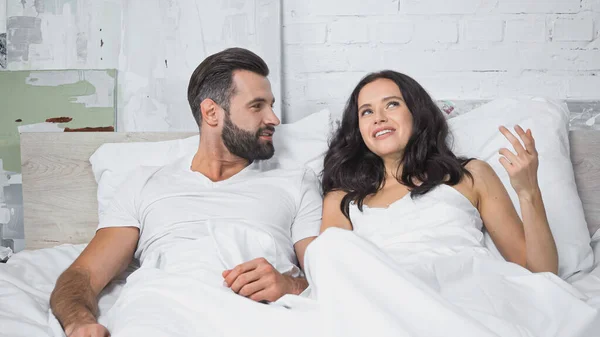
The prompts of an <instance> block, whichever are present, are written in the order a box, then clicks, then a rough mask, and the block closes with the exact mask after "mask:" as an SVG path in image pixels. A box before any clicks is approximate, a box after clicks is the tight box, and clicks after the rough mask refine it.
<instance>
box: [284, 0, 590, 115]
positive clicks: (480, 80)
mask: <svg viewBox="0 0 600 337" xmlns="http://www.w3.org/2000/svg"><path fill="white" fill-rule="evenodd" d="M282 18H283V25H284V27H283V36H284V38H283V85H284V93H283V110H284V120H285V121H287V122H291V121H294V120H297V119H299V118H301V117H303V116H305V115H308V114H310V113H312V112H315V111H317V110H319V109H322V108H330V109H331V110H332V111H336V112H337V111H339V110H340V109H342V108H343V106H344V104H345V102H346V100H347V98H348V96H349V94H350V92H351V90H352V89H353V88H354V86H355V85H356V83H357V82H358V81H359V79H360V78H361V77H362V76H363V75H365V74H366V73H368V72H371V71H376V70H381V69H386V68H391V69H394V70H398V71H401V72H404V73H406V74H408V75H411V76H413V77H414V78H415V79H417V81H419V82H420V83H421V84H422V85H423V86H424V87H425V88H426V89H427V90H428V91H429V92H430V93H431V94H432V95H433V96H434V98H436V99H493V98H496V97H501V96H513V95H524V94H525V95H542V96H548V97H553V98H574V99H595V100H600V38H599V34H600V0H452V1H445V0H396V1H393V0H374V1H357V0H351V1H346V2H344V3H343V4H341V2H340V1H335V0H305V1H298V0H282ZM323 32H325V33H323ZM323 34H325V38H324V36H323Z"/></svg>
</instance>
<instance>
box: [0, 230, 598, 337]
mask: <svg viewBox="0 0 600 337" xmlns="http://www.w3.org/2000/svg"><path fill="white" fill-rule="evenodd" d="M592 246H593V248H594V254H595V261H596V262H595V267H594V269H593V270H592V271H590V272H588V273H580V274H578V275H575V276H574V277H572V278H571V279H570V280H569V282H570V283H571V284H572V285H573V286H575V287H576V288H577V289H578V290H580V291H582V292H583V293H585V294H586V295H587V296H588V297H589V300H588V303H589V304H590V305H592V306H593V307H595V308H600V231H599V232H597V233H596V235H594V237H593V240H592ZM84 247H85V246H84V245H62V246H58V247H55V248H49V249H42V250H37V251H24V252H21V253H18V254H15V255H13V257H11V258H10V260H9V261H8V262H7V263H6V264H0V336H7V337H8V336H10V337H21V336H23V337H31V336H40V337H42V336H44V337H45V336H52V337H54V336H63V335H62V331H60V329H59V327H58V325H57V322H56V321H55V320H54V319H53V317H52V315H49V305H48V300H49V297H50V293H51V291H52V289H53V287H54V283H55V281H56V279H57V278H58V276H59V275H60V273H61V272H62V271H63V270H65V269H66V268H67V267H68V266H69V264H70V263H71V262H73V261H74V260H75V258H76V257H77V256H78V255H79V254H80V252H81V251H82V250H83V248H84ZM134 268H135V267H133V266H132V267H131V268H130V269H128V271H127V272H126V273H124V275H122V276H120V277H119V278H118V279H117V280H115V281H113V282H112V283H111V284H110V285H109V286H108V287H107V288H106V289H105V290H104V291H103V293H102V295H101V297H100V301H99V307H100V314H101V315H100V322H102V321H103V320H104V319H105V318H106V316H105V313H106V312H107V311H108V309H110V308H111V307H112V305H113V304H114V303H115V301H116V299H117V297H118V294H119V292H120V290H121V288H122V287H123V285H124V283H125V281H124V280H125V277H126V276H127V275H128V274H129V273H131V272H132V271H133V270H134Z"/></svg>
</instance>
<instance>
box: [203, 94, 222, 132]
mask: <svg viewBox="0 0 600 337" xmlns="http://www.w3.org/2000/svg"><path fill="white" fill-rule="evenodd" d="M218 110H219V105H218V104H217V103H215V101H213V100H212V99H210V98H206V99H204V100H203V101H202V102H201V103H200V113H201V114H202V121H203V122H204V123H206V124H208V125H210V126H217V125H218V124H219V118H218Z"/></svg>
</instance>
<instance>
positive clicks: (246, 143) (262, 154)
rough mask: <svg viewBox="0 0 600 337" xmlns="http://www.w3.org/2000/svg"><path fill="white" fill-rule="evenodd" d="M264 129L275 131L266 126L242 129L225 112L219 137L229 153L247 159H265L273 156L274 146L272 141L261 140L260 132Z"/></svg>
mask: <svg viewBox="0 0 600 337" xmlns="http://www.w3.org/2000/svg"><path fill="white" fill-rule="evenodd" d="M264 131H271V133H273V132H275V128H274V127H272V126H267V127H264V128H260V129H258V131H257V132H255V133H252V132H251V131H246V130H243V129H241V128H239V127H237V126H236V125H235V124H233V121H232V120H231V118H230V117H229V114H225V124H224V125H223V133H222V134H221V138H222V139H223V144H225V147H226V148H227V150H229V152H231V154H233V155H235V156H238V157H240V158H244V159H247V160H249V161H254V160H265V159H269V158H271V157H273V154H274V153H275V148H274V147H273V142H270V141H267V142H261V141H260V134H261V133H262V132H264Z"/></svg>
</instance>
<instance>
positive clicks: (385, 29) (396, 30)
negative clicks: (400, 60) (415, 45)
mask: <svg viewBox="0 0 600 337" xmlns="http://www.w3.org/2000/svg"><path fill="white" fill-rule="evenodd" d="M371 31H372V34H371V41H375V42H380V43H384V44H386V43H389V44H393V43H408V42H410V41H411V40H412V39H413V36H414V34H415V25H414V24H413V23H412V22H402V21H397V22H381V23H374V24H373V29H372V30H371ZM422 35H423V34H422V33H421V36H420V38H423V36H422Z"/></svg>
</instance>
